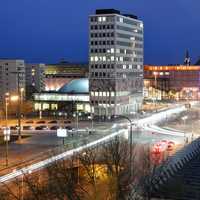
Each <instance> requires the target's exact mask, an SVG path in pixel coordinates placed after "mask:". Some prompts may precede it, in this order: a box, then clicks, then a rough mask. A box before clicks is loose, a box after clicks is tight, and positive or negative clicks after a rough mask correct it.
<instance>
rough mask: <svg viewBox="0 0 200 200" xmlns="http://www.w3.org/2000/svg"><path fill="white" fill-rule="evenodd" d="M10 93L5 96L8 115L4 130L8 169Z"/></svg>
mask: <svg viewBox="0 0 200 200" xmlns="http://www.w3.org/2000/svg"><path fill="white" fill-rule="evenodd" d="M9 95H10V94H9V93H8V92H7V93H6V94H5V114H6V128H5V130H4V141H5V142H6V167H8V141H9V140H10V130H9V128H8V101H9Z"/></svg>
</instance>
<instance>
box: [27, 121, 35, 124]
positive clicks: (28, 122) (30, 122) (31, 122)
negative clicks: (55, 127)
mask: <svg viewBox="0 0 200 200" xmlns="http://www.w3.org/2000/svg"><path fill="white" fill-rule="evenodd" d="M25 123H26V124H33V123H34V121H32V120H29V121H26V122H25Z"/></svg>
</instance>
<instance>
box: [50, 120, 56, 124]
mask: <svg viewBox="0 0 200 200" xmlns="http://www.w3.org/2000/svg"><path fill="white" fill-rule="evenodd" d="M57 123H58V121H56V120H52V121H49V122H48V124H57Z"/></svg>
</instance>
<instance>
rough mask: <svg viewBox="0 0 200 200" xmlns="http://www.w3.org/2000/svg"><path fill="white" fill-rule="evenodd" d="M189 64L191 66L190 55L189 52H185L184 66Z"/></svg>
mask: <svg viewBox="0 0 200 200" xmlns="http://www.w3.org/2000/svg"><path fill="white" fill-rule="evenodd" d="M190 64H191V61H190V55H189V51H188V50H187V51H186V54H185V60H184V65H190Z"/></svg>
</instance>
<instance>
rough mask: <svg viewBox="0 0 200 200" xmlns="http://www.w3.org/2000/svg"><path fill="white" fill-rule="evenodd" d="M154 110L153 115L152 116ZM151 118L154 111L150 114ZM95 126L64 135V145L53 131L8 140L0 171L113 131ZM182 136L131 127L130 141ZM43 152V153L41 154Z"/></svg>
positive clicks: (0, 151)
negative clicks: (93, 130) (90, 131)
mask: <svg viewBox="0 0 200 200" xmlns="http://www.w3.org/2000/svg"><path fill="white" fill-rule="evenodd" d="M156 114H157V115H158V116H159V117H160V116H162V112H160V113H156ZM156 114H155V116H156ZM152 116H153V118H155V116H154V115H151V116H150V118H149V119H150V120H151V117H152ZM145 117H146V116H144V120H143V119H141V121H142V120H143V121H144V122H145V121H147V120H146V119H147V118H148V117H146V118H145ZM120 124H121V121H120V123H117V126H120ZM90 125H91V122H80V123H79V126H80V127H86V126H87V127H88V126H90ZM94 125H95V127H98V131H97V132H96V133H95V134H92V135H88V134H85V135H74V137H67V138H66V139H65V146H63V139H61V138H57V136H56V132H54V131H45V132H42V131H39V132H37V134H33V136H32V137H30V138H26V139H23V140H22V143H21V144H17V143H11V144H9V161H10V162H9V167H8V168H6V167H5V165H3V164H2V166H0V167H1V170H0V175H3V174H7V173H8V172H10V171H12V170H13V169H15V170H16V168H18V169H19V168H21V167H22V166H27V165H30V163H31V164H32V163H36V162H39V161H40V160H44V159H45V158H47V157H49V156H50V153H51V155H52V151H54V153H55V152H56V153H59V152H64V151H66V152H67V150H70V149H74V148H76V147H80V146H81V145H82V146H84V144H86V143H90V142H93V141H96V140H99V139H101V138H105V137H106V136H109V135H110V134H111V132H110V131H111V130H112V132H116V130H115V129H114V128H112V126H113V122H112V123H104V124H101V123H97V124H94ZM127 125H128V124H127V121H126V124H125V125H124V124H122V126H125V127H118V129H124V130H125V129H126V130H127ZM72 126H74V127H75V126H76V123H74V124H73V123H72ZM164 139H166V140H172V141H173V140H178V141H181V140H183V137H181V136H176V135H169V134H161V133H156V132H154V133H152V131H146V130H141V129H135V130H134V133H133V140H134V142H137V143H140V144H153V143H155V142H158V141H160V140H164ZM4 152H5V146H0V156H1V157H0V163H5V154H4ZM43 156H44V157H43Z"/></svg>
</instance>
